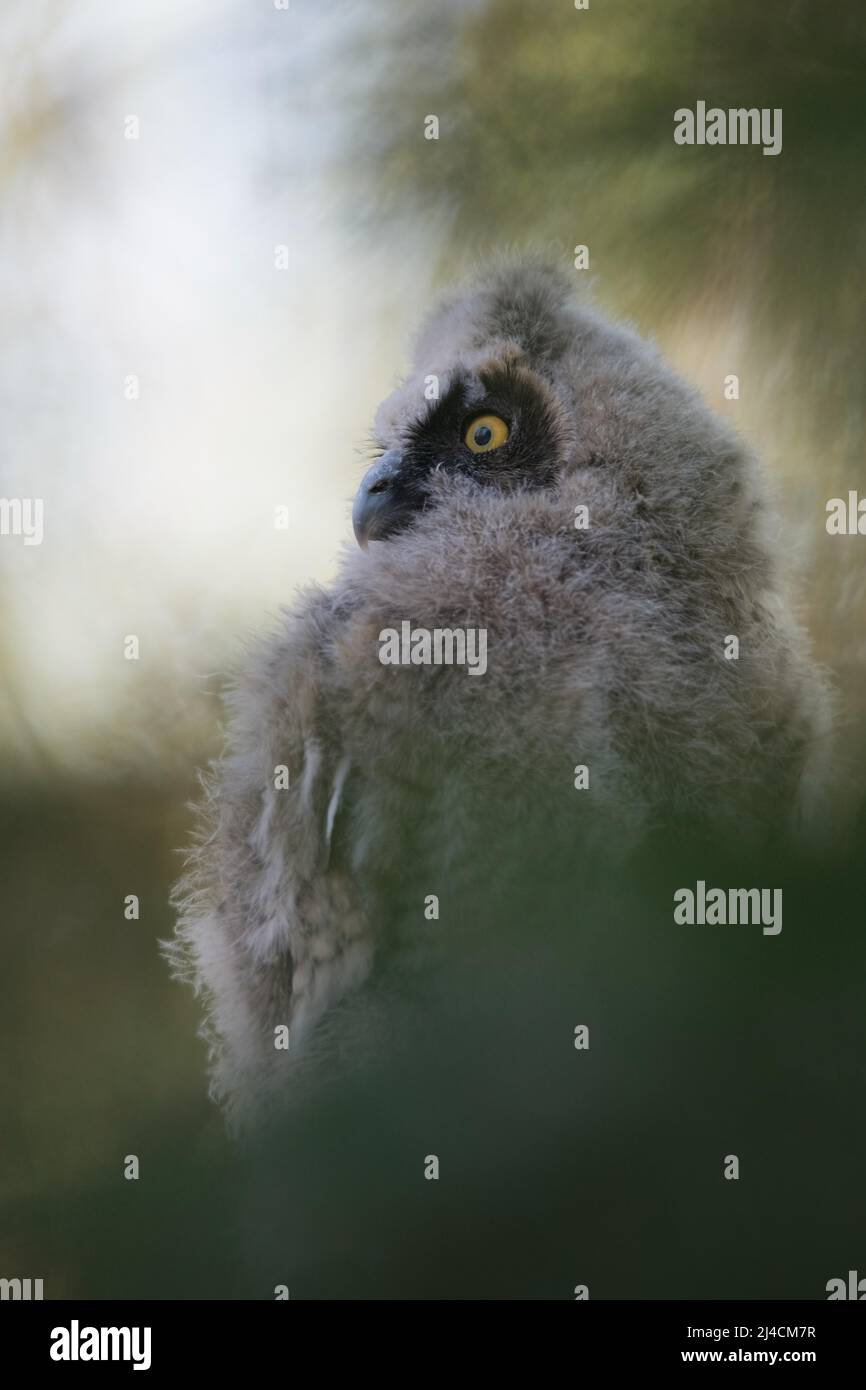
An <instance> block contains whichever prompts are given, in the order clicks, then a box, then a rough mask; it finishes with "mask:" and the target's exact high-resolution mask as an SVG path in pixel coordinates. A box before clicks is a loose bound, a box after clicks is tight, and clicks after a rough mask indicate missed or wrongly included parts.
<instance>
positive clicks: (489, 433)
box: [463, 415, 508, 454]
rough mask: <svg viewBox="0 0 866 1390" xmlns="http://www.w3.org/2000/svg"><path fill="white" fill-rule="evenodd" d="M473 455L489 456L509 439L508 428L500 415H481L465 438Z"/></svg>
mask: <svg viewBox="0 0 866 1390" xmlns="http://www.w3.org/2000/svg"><path fill="white" fill-rule="evenodd" d="M463 438H464V440H465V442H466V445H467V447H468V448H470V449H471V450H472V452H473V454H489V453H490V451H491V449H499V448H500V447H501V446H502V445H503V444H504V443H505V441H506V439H507V438H508V426H507V425H506V423H505V421H504V420H500V418H499V416H498V415H479V416H478V417H477V419H475V420H473V421H472V424H471V425H470V426H469V428H468V430H467V431H466V433H465V435H464V436H463Z"/></svg>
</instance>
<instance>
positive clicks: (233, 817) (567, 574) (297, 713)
mask: <svg viewBox="0 0 866 1390" xmlns="http://www.w3.org/2000/svg"><path fill="white" fill-rule="evenodd" d="M431 378H432V379H433V380H434V381H435V382H436V384H437V393H436V397H435V398H434V399H433V400H430V399H429V383H430V381H431ZM479 421H480V422H481V423H480V424H479V423H478V422H479ZM473 431H474V433H473ZM375 432H376V436H377V440H378V444H379V446H380V448H381V451H382V454H383V462H381V463H379V464H376V465H374V467H373V469H371V473H370V475H368V476H369V477H371V478H372V481H371V482H370V484H369V485H366V484H365V485H362V490H361V494H359V496H360V499H361V505H360V508H358V505H357V504H356V515H359V516H360V522H359V523H358V524H357V525H356V530H357V529H359V527H360V538H361V539H362V540H364V541H366V542H367V543H366V544H365V546H364V548H355V547H353V548H352V549H347V551H346V553H345V555H344V557H343V561H342V565H341V568H340V572H339V574H338V577H337V579H336V580H335V582H334V584H333V585H332V586H331V587H330V588H329V589H327V590H323V589H319V588H312V589H310V590H308V591H307V592H306V593H305V594H304V595H302V596H301V598H300V599H299V601H298V603H297V604H296V605H295V607H294V608H293V609H292V610H290V611H288V612H286V614H285V615H284V617H283V619H282V621H281V623H280V625H279V627H278V629H277V630H276V631H275V632H274V633H273V634H272V635H270V636H269V637H268V638H266V639H264V640H263V641H261V642H260V643H259V644H258V646H257V647H256V648H255V650H254V651H253V653H252V654H251V657H250V660H249V662H248V665H247V667H246V669H245V671H244V672H243V673H242V674H241V676H240V677H239V679H238V681H237V683H236V685H235V687H234V690H233V693H232V694H231V696H230V699H229V726H228V740H227V752H226V754H225V756H224V757H223V759H222V760H221V761H220V762H219V763H218V764H217V765H216V766H215V767H214V769H213V770H212V773H211V775H210V779H209V783H208V794H207V798H206V801H205V803H204V806H203V810H202V821H203V833H202V837H201V843H200V846H199V848H198V850H197V851H196V854H195V855H194V858H193V861H192V864H191V868H190V871H189V874H188V877H187V879H186V882H185V884H184V885H183V888H182V894H181V902H182V911H181V920H180V925H179V929H178V940H177V942H176V944H175V946H174V948H173V955H174V961H175V965H176V966H177V967H178V968H179V969H180V970H181V971H182V972H186V974H187V976H188V977H189V978H191V979H192V980H193V981H194V983H195V984H196V985H197V986H198V987H199V988H201V989H203V990H204V991H205V992H206V994H207V997H208V1001H209V1012H208V1019H209V1022H208V1025H207V1026H208V1036H209V1039H210V1042H211V1048H212V1062H213V1078H214V1091H215V1094H216V1095H217V1096H218V1098H219V1099H220V1100H222V1101H223V1102H225V1103H226V1105H227V1107H228V1110H229V1113H230V1116H231V1118H232V1119H233V1121H234V1122H236V1123H237V1124H239V1125H243V1124H245V1123H247V1122H248V1121H249V1120H250V1118H251V1117H252V1116H254V1114H255V1112H256V1110H257V1109H261V1107H262V1106H263V1105H265V1106H267V1103H268V1101H269V1100H270V1099H272V1098H273V1097H274V1096H277V1095H283V1094H285V1093H287V1092H290V1091H291V1088H292V1086H293V1085H295V1084H297V1083H296V1081H295V1079H294V1078H295V1077H296V1076H297V1075H298V1074H299V1072H301V1071H302V1070H303V1067H304V1065H305V1064H304V1062H303V1060H302V1059H303V1058H304V1057H316V1056H317V1055H319V1056H320V1055H321V1052H322V1045H321V1042H320V1041H319V1042H317V1039H318V1040H321V1039H324V1038H327V1039H329V1040H330V1044H329V1045H331V1046H333V1045H334V1044H333V1040H334V1039H335V1038H338V1037H339V1027H340V1023H339V1020H340V1018H341V1017H344V1016H345V1008H346V1005H345V1001H346V1000H347V998H349V997H350V996H353V995H356V994H357V992H358V991H359V990H360V991H361V996H362V997H363V995H364V991H366V995H367V996H368V997H370V999H371V1003H370V1010H371V1012H373V1013H375V1000H374V997H373V996H374V994H375V989H376V981H377V979H378V978H379V977H380V975H381V970H382V964H383V962H387V960H388V957H389V953H394V955H395V958H396V956H398V955H400V953H403V955H404V956H405V958H406V959H409V958H412V957H413V956H414V955H417V954H418V952H419V951H420V957H419V964H418V968H419V970H421V972H422V974H423V969H424V967H425V961H426V959H427V957H426V956H425V954H424V950H423V949H421V947H420V946H419V938H418V934H417V932H415V930H414V927H415V925H417V924H418V923H420V922H421V921H423V920H424V911H425V903H428V902H431V901H435V902H436V903H437V904H438V907H437V910H438V912H439V913H441V915H442V917H443V918H444V917H446V916H447V917H448V919H449V921H450V923H451V926H450V927H449V932H448V933H443V934H440V937H439V944H438V945H437V947H436V948H435V949H436V950H444V951H447V950H449V949H455V946H454V943H455V940H456V939H458V938H459V939H460V941H461V943H463V944H464V945H465V942H466V941H467V940H474V939H475V936H476V934H477V935H478V939H479V940H480V941H481V942H483V941H484V939H485V932H488V931H489V929H490V920H491V918H496V915H497V913H498V914H500V917H501V914H502V913H507V912H508V911H509V908H508V904H509V902H512V903H513V902H517V901H521V902H523V903H524V904H525V903H527V902H528V903H530V904H531V903H532V901H534V900H536V899H538V900H539V901H540V900H541V899H544V900H545V901H546V902H547V904H548V909H550V903H551V900H553V901H555V902H556V903H559V904H561V905H562V911H563V912H570V911H571V908H570V907H569V906H567V905H568V904H572V903H573V902H574V901H575V899H576V898H578V899H579V897H580V894H581V892H582V891H583V890H584V889H585V887H586V885H587V883H588V882H589V881H590V880H592V879H593V877H594V876H597V875H599V874H601V875H602V877H603V876H604V874H607V875H608V877H610V876H611V875H612V876H614V877H615V876H616V875H617V873H618V872H619V869H618V867H617V866H619V865H622V864H623V863H624V862H627V861H628V858H629V856H630V855H631V854H633V853H634V852H635V851H636V849H639V847H640V845H641V844H642V843H644V842H645V841H646V838H647V837H648V836H652V835H653V834H657V833H659V832H660V831H662V833H663V828H664V826H665V825H669V824H671V823H675V822H681V823H688V824H689V825H690V826H691V827H692V829H693V830H694V829H695V827H701V826H703V827H706V831H707V833H708V834H709V835H714V834H717V833H726V834H727V833H731V832H733V833H734V834H736V835H743V836H744V837H745V838H747V839H748V840H749V841H750V842H751V843H752V845H753V846H754V844H756V843H761V842H762V841H763V840H764V839H765V838H766V837H768V836H775V835H777V834H778V833H779V832H780V830H781V829H782V828H783V827H790V826H791V825H792V824H793V823H794V822H802V820H803V819H804V817H807V816H808V806H809V804H810V802H811V801H812V800H813V799H815V798H820V792H821V788H822V787H823V786H824V785H825V783H826V777H827V773H826V766H827V756H828V755H827V740H828V733H829V728H830V700H829V696H828V693H827V689H826V685H825V682H824V680H823V678H822V677H821V676H820V674H819V673H818V672H817V671H816V669H815V668H814V666H813V664H812V662H811V660H810V657H809V654H808V649H807V644H806V641H805V638H804V635H803V633H802V631H801V629H800V627H799V626H798V624H797V622H796V620H795V617H794V615H793V613H792V610H791V606H790V602H789V599H788V597H787V593H786V590H785V586H784V583H783V579H782V576H781V573H780V566H779V564H778V560H777V556H776V553H775V548H774V545H773V543H772V541H771V536H770V533H771V531H772V528H773V518H772V514H771V513H770V512H769V510H768V507H767V504H766V501H765V498H764V494H763V488H762V483H761V478H760V474H759V471H758V469H757V467H756V465H755V462H754V460H753V459H752V458H751V456H750V455H749V453H748V451H746V450H745V449H744V447H743V445H742V444H741V442H740V441H739V440H738V439H737V438H736V436H735V435H734V434H733V432H732V431H731V429H730V428H729V427H728V426H727V424H725V423H724V422H723V421H721V420H719V419H717V418H716V417H715V416H713V415H712V414H711V413H710V412H709V411H708V410H707V408H706V407H705V405H704V404H703V402H702V401H701V399H700V397H699V396H698V395H697V393H696V392H695V391H694V390H693V389H692V388H691V387H689V386H688V385H686V384H685V383H684V382H682V381H681V380H680V379H679V378H678V377H676V376H675V375H674V373H673V372H672V371H671V370H670V368H669V367H667V366H666V364H665V363H664V362H663V360H662V359H661V357H660V356H659V354H658V353H657V352H656V350H655V349H654V348H653V347H651V346H650V345H649V344H647V343H646V342H644V341H643V340H641V339H640V338H639V337H638V336H637V335H635V334H634V333H633V332H631V331H630V330H629V329H626V328H623V327H620V326H616V325H613V324H611V323H609V322H607V321H606V320H605V319H604V318H602V317H601V316H600V315H599V314H598V313H597V312H596V311H595V310H594V309H593V308H592V307H590V306H587V305H585V304H582V303H580V302H578V301H577V300H575V299H574V298H573V296H572V293H571V288H570V285H569V284H568V282H567V281H564V280H563V279H562V278H561V277H560V275H559V273H558V272H557V271H555V270H554V269H551V268H550V267H549V266H548V265H546V264H545V263H544V262H540V261H537V260H533V259H529V260H525V259H524V260H518V261H516V262H515V261H505V262H502V263H500V264H497V265H496V266H494V267H492V268H489V269H488V270H486V271H485V272H484V273H483V274H481V275H480V276H479V277H477V278H476V279H475V280H474V281H473V282H471V283H470V285H469V286H468V287H463V288H461V289H460V290H458V291H456V292H452V293H450V294H449V295H448V296H446V297H445V298H444V299H443V301H442V302H441V303H440V305H439V306H438V307H437V308H436V309H434V311H433V313H432V314H431V316H430V318H429V319H428V321H427V323H426V324H425V325H424V327H423V328H422V331H421V333H420V335H419V337H418V340H417V344H416V348H415V353H414V359H413V364H412V369H411V371H410V373H409V375H408V377H407V378H406V379H405V381H403V382H402V383H401V385H400V386H399V387H398V389H397V390H396V391H395V392H394V394H393V395H392V396H391V397H390V398H389V399H388V400H387V401H386V402H385V403H384V404H383V406H382V407H381V408H380V410H379V412H378V416H377V419H376V427H375ZM503 432H504V436H505V437H504V442H502V443H497V442H496V441H497V440H498V439H499V438H500V437H501V436H502V435H503ZM479 441H481V442H480V444H479ZM491 441H492V442H493V445H495V447H491ZM476 447H477V448H478V452H476ZM368 533H369V534H368ZM407 622H408V623H410V624H411V625H412V627H413V628H414V629H424V630H426V631H427V632H434V631H435V630H449V631H452V632H453V631H464V632H465V631H467V630H469V629H471V630H474V631H481V630H483V632H484V633H485V636H486V669H485V670H484V672H483V674H480V673H479V674H476V675H473V674H470V671H469V670H468V669H467V666H466V665H465V664H464V665H458V664H452V665H436V664H418V665H415V664H406V665H402V664H401V665H392V664H383V662H382V661H381V660H380V652H381V646H382V634H383V633H384V632H386V631H387V630H389V629H397V630H400V628H401V624H403V623H407ZM732 637H734V638H736V644H735V647H736V649H737V654H736V656H734V657H732V656H731V654H730V653H731V649H732V644H731V642H730V640H729V639H730V638H732ZM280 768H284V769H287V772H288V786H287V787H286V786H278V785H276V783H277V782H278V780H279V778H278V776H277V775H276V770H277V769H280ZM579 770H580V771H579ZM536 888H537V892H536ZM551 894H552V895H553V896H552V899H551ZM494 904H496V907H495V909H494V906H493V905H494ZM552 910H556V911H559V908H555V909H552ZM577 917H578V918H579V914H577ZM455 924H458V925H457V926H456V927H455ZM579 929H580V928H579V921H576V923H575V930H576V931H578V930H579ZM449 942H450V943H451V944H450V945H449ZM479 949H482V950H483V949H484V947H483V945H482V946H481V947H480V948H479ZM341 1010H342V1011H343V1012H342V1014H341ZM355 1013H356V1015H357V1007H356V1006H355ZM280 1025H286V1026H287V1027H288V1029H289V1036H290V1039H291V1043H290V1047H289V1052H288V1055H287V1054H286V1053H284V1052H281V1051H279V1050H278V1049H276V1048H275V1047H274V1041H273V1039H274V1034H275V1029H277V1028H278V1027H279V1026H280ZM386 1033H387V1030H386ZM393 1041H394V1040H393V1038H392V1039H391V1040H390V1044H389V1042H388V1041H386V1043H385V1044H384V1045H385V1046H388V1045H393Z"/></svg>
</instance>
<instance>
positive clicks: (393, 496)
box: [352, 449, 417, 550]
mask: <svg viewBox="0 0 866 1390" xmlns="http://www.w3.org/2000/svg"><path fill="white" fill-rule="evenodd" d="M402 463H403V453H402V450H400V449H389V450H388V452H387V453H386V454H383V455H382V457H381V458H380V459H378V460H377V461H376V463H374V464H373V467H372V468H369V469H368V470H367V472H366V473H365V474H364V477H363V478H362V479H361V486H360V487H359V488H358V493H357V496H356V497H355V503H354V506H353V507H352V526H353V527H354V530H355V539H356V540H357V542H358V544H359V546H360V547H361V549H362V550H366V548H367V544H368V542H369V541H383V540H385V539H386V537H387V536H391V535H393V534H394V532H395V531H400V530H402V529H403V527H404V526H405V525H406V524H407V522H409V521H410V520H411V518H412V516H413V514H414V513H415V512H416V511H417V503H415V502H413V500H412V498H411V496H410V495H409V493H408V491H407V489H406V488H405V485H404V479H403V476H402V473H401V465H402Z"/></svg>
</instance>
